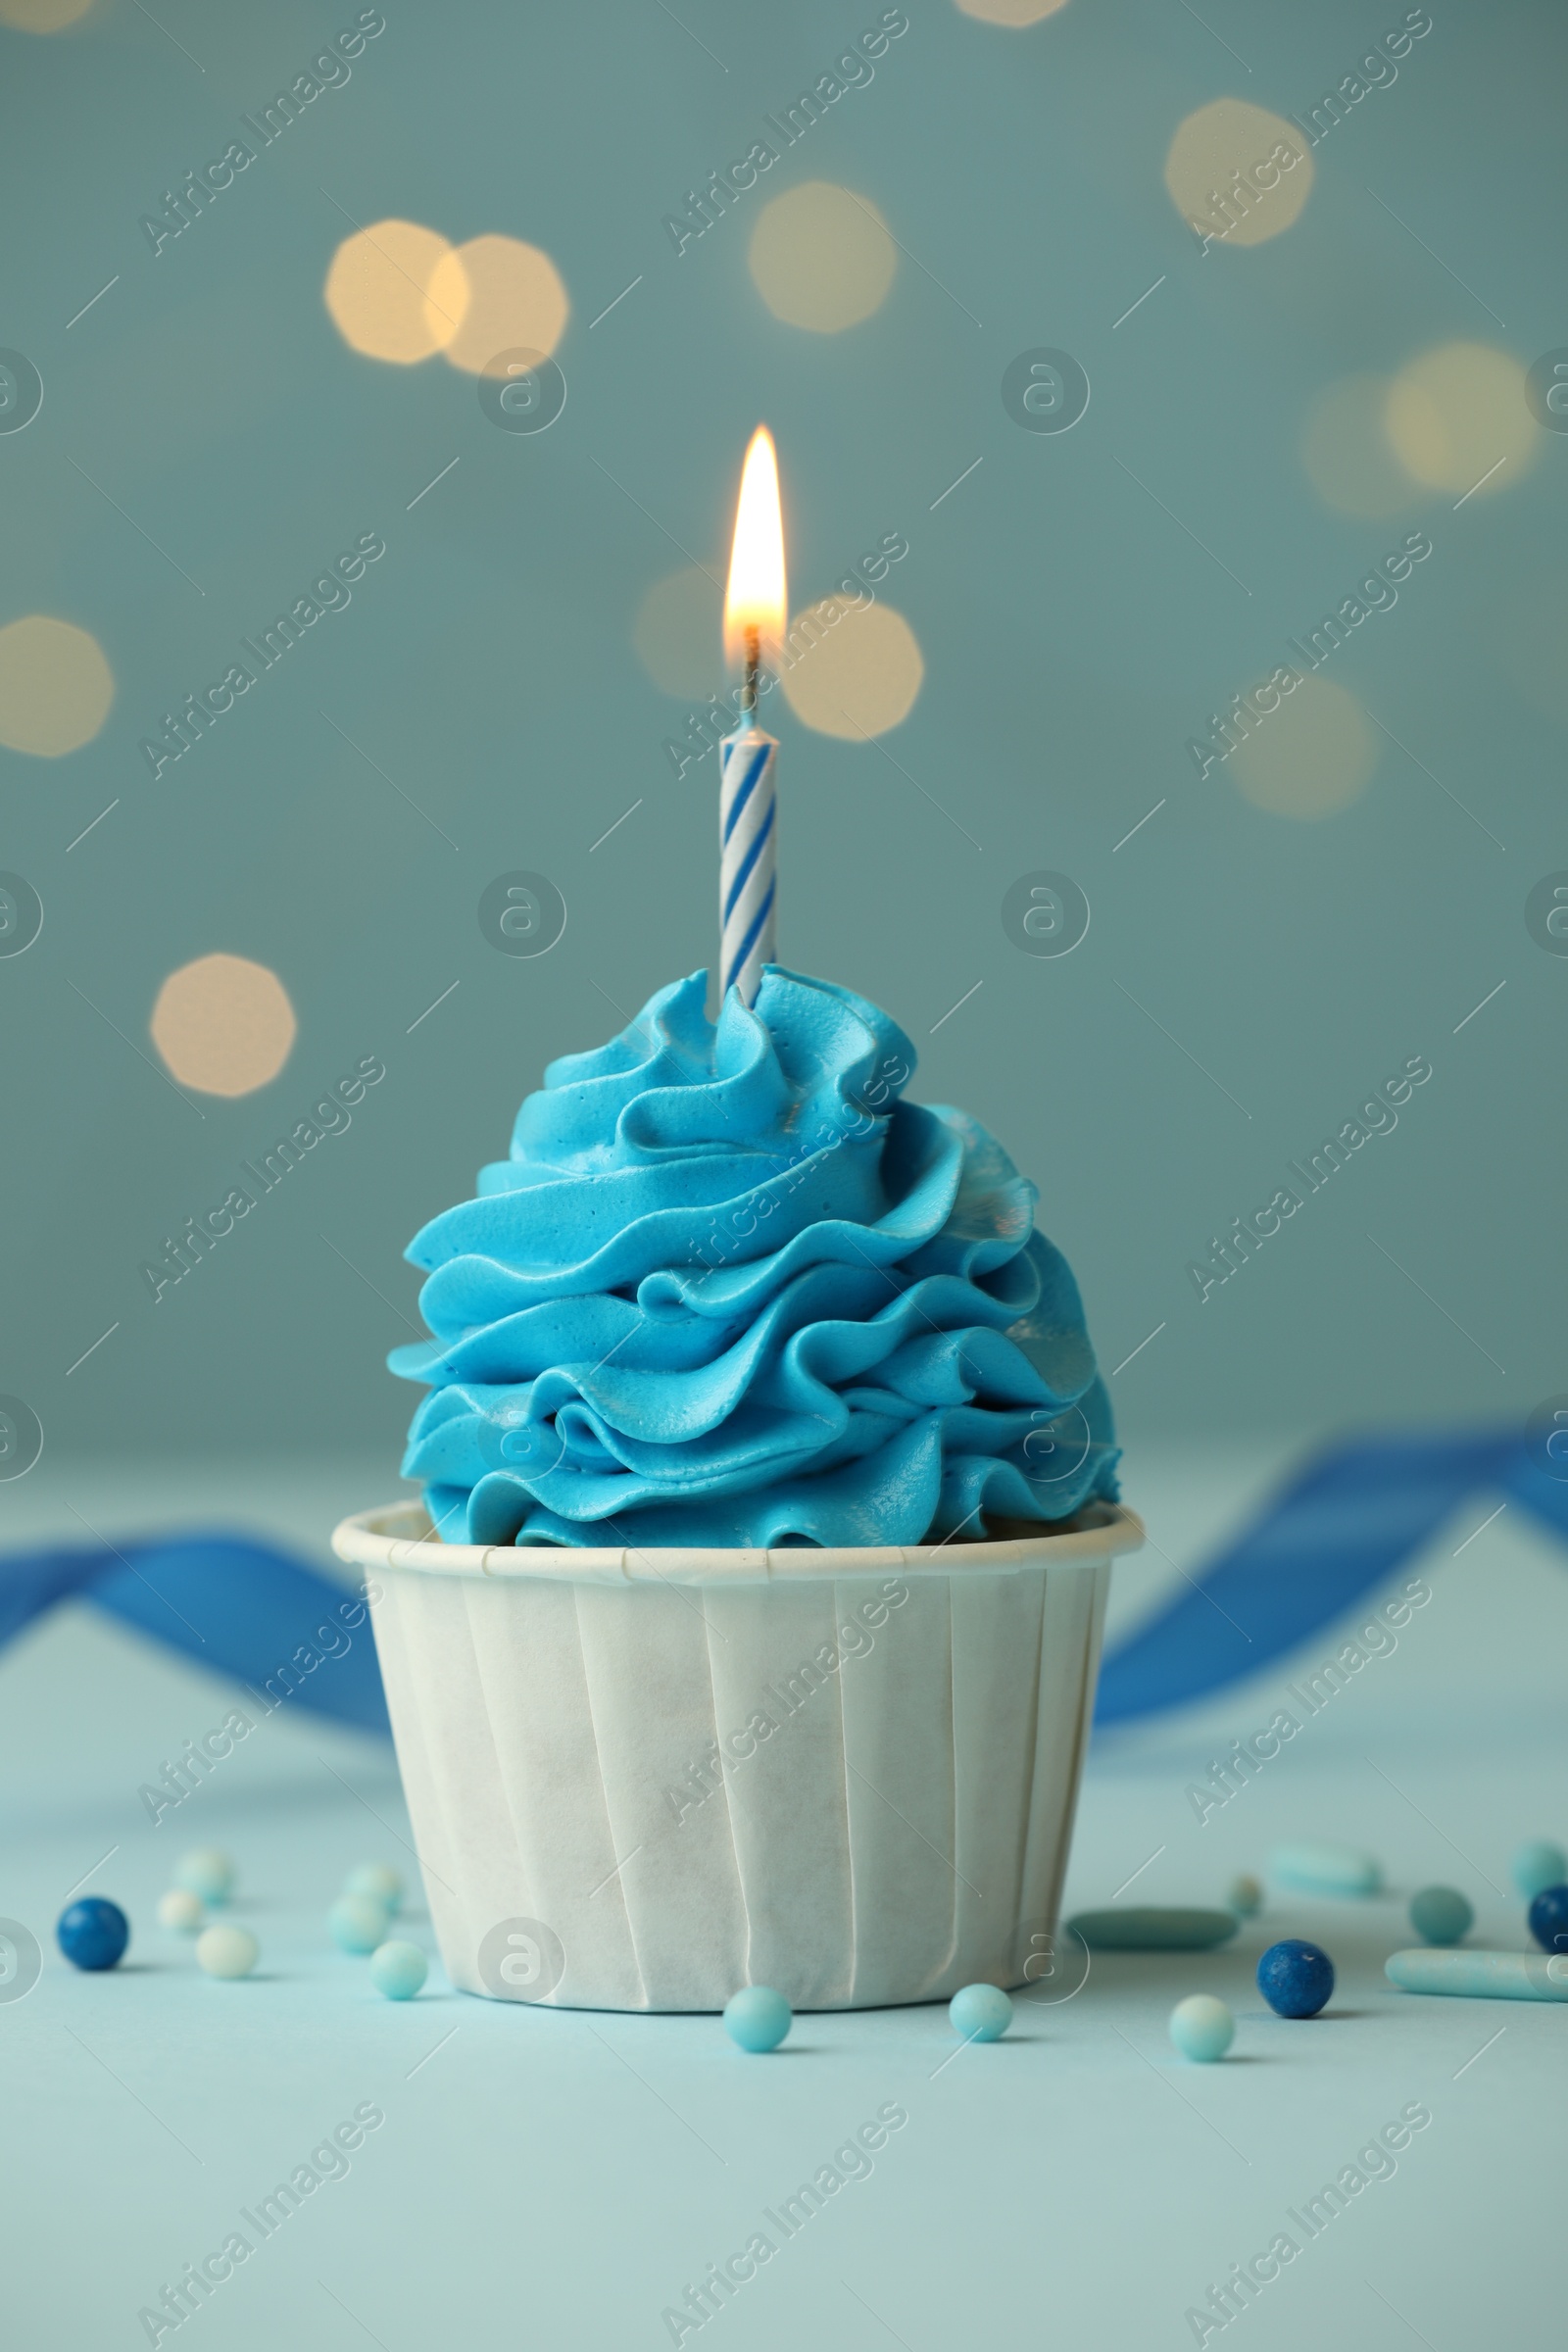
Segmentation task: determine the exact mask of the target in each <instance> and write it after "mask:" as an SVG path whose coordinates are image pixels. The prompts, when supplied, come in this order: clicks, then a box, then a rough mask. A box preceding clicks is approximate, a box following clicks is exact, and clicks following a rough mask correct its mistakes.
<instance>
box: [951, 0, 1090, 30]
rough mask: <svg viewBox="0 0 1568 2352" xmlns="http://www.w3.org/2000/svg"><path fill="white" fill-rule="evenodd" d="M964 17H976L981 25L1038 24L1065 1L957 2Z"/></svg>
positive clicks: (1052, 15)
mask: <svg viewBox="0 0 1568 2352" xmlns="http://www.w3.org/2000/svg"><path fill="white" fill-rule="evenodd" d="M957 5H958V7H959V9H960V10H961V11H962V13H963V15H964V16H966V17H978V18H979V19H980V22H981V24H982V25H1039V24H1040V23H1041V22H1042V21H1043V20H1044V19H1045V18H1047V17H1054V15H1055V13H1056V11H1057V9H1058V8H1065V7H1066V5H1067V0H957Z"/></svg>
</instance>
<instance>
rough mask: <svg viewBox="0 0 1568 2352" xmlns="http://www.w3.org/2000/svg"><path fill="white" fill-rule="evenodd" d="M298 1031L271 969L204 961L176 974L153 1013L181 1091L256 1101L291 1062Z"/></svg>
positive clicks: (229, 960) (158, 1042) (236, 960)
mask: <svg viewBox="0 0 1568 2352" xmlns="http://www.w3.org/2000/svg"><path fill="white" fill-rule="evenodd" d="M296 1026H297V1024H296V1022H295V1019H294V1007H293V1005H291V1004H290V1003H289V1001H288V992H287V990H286V989H285V988H284V986H283V983H282V981H281V980H279V978H278V977H277V974H276V973H275V972H270V971H269V970H268V968H267V966H266V964H265V963H252V962H251V961H250V960H249V958H248V957H246V956H198V957H197V958H196V961H195V962H194V963H185V964H181V965H180V967H179V970H178V971H177V972H171V973H170V975H169V978H168V979H167V980H166V981H165V982H164V985H163V987H162V988H161V989H160V990H159V992H158V1002H157V1004H156V1005H154V1006H153V1017H152V1023H151V1027H152V1035H153V1043H154V1045H155V1046H156V1047H157V1048H158V1051H159V1053H160V1054H162V1055H163V1057H164V1060H165V1061H166V1062H167V1063H168V1065H169V1069H170V1071H171V1074H172V1076H173V1077H175V1078H176V1079H177V1080H178V1081H179V1083H180V1085H181V1086H190V1087H194V1088H195V1089H196V1090H197V1092H198V1093H199V1094H204V1095H231V1096H232V1095H251V1094H254V1093H255V1092H256V1089H257V1088H258V1087H259V1086H266V1085H267V1083H268V1081H269V1080H270V1079H272V1078H275V1077H276V1076H277V1073H278V1071H279V1070H280V1069H281V1068H282V1067H283V1064H284V1062H285V1061H287V1059H288V1057H289V1050H290V1048H291V1047H292V1046H293V1043H294V1033H295V1028H296Z"/></svg>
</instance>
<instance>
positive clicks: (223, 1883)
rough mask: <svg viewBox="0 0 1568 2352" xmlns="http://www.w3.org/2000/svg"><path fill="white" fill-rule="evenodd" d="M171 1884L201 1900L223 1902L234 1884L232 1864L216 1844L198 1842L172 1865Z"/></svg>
mask: <svg viewBox="0 0 1568 2352" xmlns="http://www.w3.org/2000/svg"><path fill="white" fill-rule="evenodd" d="M174 1885H175V1886H176V1887H184V1888H185V1889H186V1891H187V1893H190V1894H194V1895H199V1896H200V1898H201V1900H202V1901H203V1902H204V1903H226V1902H227V1900H228V1898H229V1895H230V1894H231V1893H232V1892H233V1887H234V1865H233V1863H232V1862H231V1861H230V1860H229V1857H228V1856H227V1854H225V1853H222V1852H221V1851H220V1849H219V1848H218V1847H217V1846H216V1845H198V1846H196V1847H194V1848H193V1849H192V1851H191V1852H190V1853H188V1854H181V1855H180V1857H179V1860H178V1861H177V1862H176V1863H175V1864H174Z"/></svg>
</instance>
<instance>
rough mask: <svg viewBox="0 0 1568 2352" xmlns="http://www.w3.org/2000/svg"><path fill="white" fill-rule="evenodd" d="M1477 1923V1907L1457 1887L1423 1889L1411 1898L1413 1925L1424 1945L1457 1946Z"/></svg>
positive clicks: (1411, 1921)
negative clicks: (1446, 1944)
mask: <svg viewBox="0 0 1568 2352" xmlns="http://www.w3.org/2000/svg"><path fill="white" fill-rule="evenodd" d="M1475 1922H1476V1915H1475V1909H1474V1906H1473V1905H1472V1904H1471V1903H1470V1902H1469V1901H1468V1900H1467V1899H1466V1898H1465V1896H1464V1895H1462V1894H1461V1893H1460V1892H1459V1890H1458V1888H1457V1887H1422V1889H1421V1891H1420V1893H1419V1894H1412V1895H1411V1897H1410V1925H1411V1927H1412V1928H1414V1930H1415V1932H1416V1934H1417V1935H1418V1936H1420V1938H1421V1940H1422V1942H1423V1943H1457V1942H1458V1940H1459V1938H1460V1936H1467V1935H1468V1934H1469V1933H1470V1930H1471V1929H1472V1928H1473V1927H1474V1926H1475Z"/></svg>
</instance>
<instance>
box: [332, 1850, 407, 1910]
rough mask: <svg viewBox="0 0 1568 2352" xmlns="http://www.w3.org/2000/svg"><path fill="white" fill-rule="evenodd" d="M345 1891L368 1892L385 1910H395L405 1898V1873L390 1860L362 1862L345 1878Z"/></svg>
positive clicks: (354, 1892)
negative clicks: (395, 1868)
mask: <svg viewBox="0 0 1568 2352" xmlns="http://www.w3.org/2000/svg"><path fill="white" fill-rule="evenodd" d="M343 1891H344V1893H345V1894H368V1896H369V1898H370V1900H371V1902H372V1903H379V1904H380V1906H381V1908H382V1910H383V1911H386V1912H393V1911H396V1909H397V1908H398V1905H399V1904H400V1903H401V1902H402V1900H403V1873H402V1872H401V1871H400V1870H394V1869H393V1867H392V1865H391V1863H390V1862H361V1863H359V1864H358V1865H357V1866H356V1867H355V1868H354V1869H353V1870H351V1871H350V1872H349V1875H348V1877H347V1878H346V1879H345V1880H344V1882H343Z"/></svg>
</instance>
